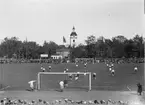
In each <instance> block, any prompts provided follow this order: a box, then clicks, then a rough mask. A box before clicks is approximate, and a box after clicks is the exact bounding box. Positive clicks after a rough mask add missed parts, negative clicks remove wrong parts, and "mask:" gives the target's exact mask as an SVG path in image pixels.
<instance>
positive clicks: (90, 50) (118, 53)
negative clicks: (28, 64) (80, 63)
mask: <svg viewBox="0 0 145 105" xmlns="http://www.w3.org/2000/svg"><path fill="white" fill-rule="evenodd" d="M61 48H69V49H71V50H70V52H71V53H70V57H71V58H100V57H101V58H112V57H113V58H122V57H125V58H130V57H137V58H139V57H144V38H143V37H142V36H140V35H135V36H134V37H133V38H132V39H127V38H126V37H124V36H122V35H119V36H116V37H113V38H112V39H105V38H104V37H99V38H98V39H97V38H96V37H95V36H94V35H90V36H88V37H87V39H86V40H85V44H79V45H78V46H76V47H75V48H71V47H70V46H68V47H65V46H64V45H58V44H56V43H55V42H53V41H49V42H47V41H44V43H43V45H39V44H37V42H34V41H26V40H25V41H20V40H19V39H18V38H17V37H11V38H7V37H6V38H4V39H3V41H2V42H1V44H0V57H7V58H12V57H15V58H24V59H38V58H40V54H48V55H49V57H51V55H52V54H55V53H56V49H61Z"/></svg>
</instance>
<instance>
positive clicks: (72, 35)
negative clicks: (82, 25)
mask: <svg viewBox="0 0 145 105" xmlns="http://www.w3.org/2000/svg"><path fill="white" fill-rule="evenodd" d="M72 30H73V31H72V33H71V34H70V36H71V37H76V36H77V33H76V32H75V27H74V26H73V29H72Z"/></svg>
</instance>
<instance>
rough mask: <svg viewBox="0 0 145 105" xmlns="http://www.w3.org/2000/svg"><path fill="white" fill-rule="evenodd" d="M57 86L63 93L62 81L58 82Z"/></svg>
mask: <svg viewBox="0 0 145 105" xmlns="http://www.w3.org/2000/svg"><path fill="white" fill-rule="evenodd" d="M59 86H60V91H61V92H63V89H64V81H60V82H59Z"/></svg>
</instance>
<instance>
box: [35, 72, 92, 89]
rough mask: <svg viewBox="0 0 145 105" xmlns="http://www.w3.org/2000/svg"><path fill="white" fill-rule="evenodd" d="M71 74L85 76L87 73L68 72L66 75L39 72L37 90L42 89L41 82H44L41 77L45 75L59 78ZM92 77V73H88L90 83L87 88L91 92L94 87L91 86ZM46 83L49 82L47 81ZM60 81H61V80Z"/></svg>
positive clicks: (62, 73)
mask: <svg viewBox="0 0 145 105" xmlns="http://www.w3.org/2000/svg"><path fill="white" fill-rule="evenodd" d="M69 74H72V75H76V74H79V75H83V76H84V74H85V72H79V73H78V72H66V73H64V72H39V73H38V75H37V89H38V90H40V89H41V81H43V80H41V76H43V75H47V77H49V76H51V75H54V76H55V77H54V76H53V77H54V78H58V75H69ZM91 75H92V74H91V72H86V76H87V77H88V78H87V81H88V83H87V86H86V87H87V88H88V90H89V91H90V90H91V89H92V86H91V85H92V84H91V79H92V77H91ZM50 78H51V77H50ZM51 79H52V82H53V78H51ZM45 81H47V80H46V79H45ZM59 81H61V80H59ZM84 81H85V80H84ZM50 85H51V83H50Z"/></svg>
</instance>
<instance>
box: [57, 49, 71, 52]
mask: <svg viewBox="0 0 145 105" xmlns="http://www.w3.org/2000/svg"><path fill="white" fill-rule="evenodd" d="M63 51H70V49H67V48H62V49H56V52H63Z"/></svg>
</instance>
